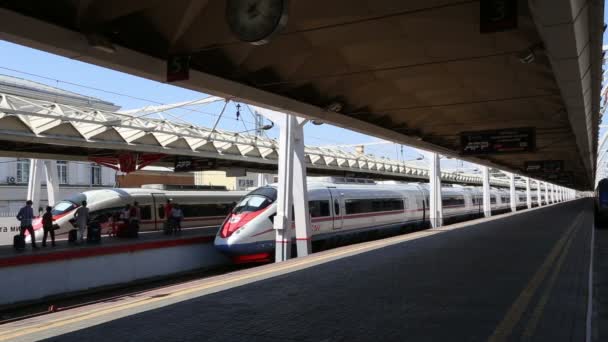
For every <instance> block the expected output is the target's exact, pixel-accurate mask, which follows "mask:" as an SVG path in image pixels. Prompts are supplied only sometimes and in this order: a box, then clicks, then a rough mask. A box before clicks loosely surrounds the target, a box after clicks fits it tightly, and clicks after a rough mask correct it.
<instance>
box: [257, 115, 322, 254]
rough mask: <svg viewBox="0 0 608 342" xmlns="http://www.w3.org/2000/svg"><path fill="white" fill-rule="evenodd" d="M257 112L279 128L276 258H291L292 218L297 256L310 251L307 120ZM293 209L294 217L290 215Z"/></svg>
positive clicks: (274, 225) (275, 220)
mask: <svg viewBox="0 0 608 342" xmlns="http://www.w3.org/2000/svg"><path fill="white" fill-rule="evenodd" d="M260 114H261V115H263V116H265V117H267V118H268V119H270V120H272V121H273V122H274V123H275V124H277V125H278V127H279V130H280V135H279V144H280V145H279V146H280V148H279V160H278V166H279V172H278V174H279V181H278V186H277V200H276V202H277V215H276V217H275V219H274V224H273V228H274V229H275V232H276V239H275V261H276V262H281V261H285V260H287V259H289V258H290V257H291V242H292V237H291V230H292V229H294V227H292V222H294V221H295V222H294V223H295V234H296V246H297V251H298V256H304V255H308V254H310V253H311V243H310V235H311V224H310V216H309V214H308V190H307V186H306V161H305V159H304V125H305V124H306V122H307V120H306V119H303V118H299V117H296V116H294V115H289V114H284V113H279V112H275V111H272V110H266V109H260ZM292 208H293V215H295V218H294V217H292V216H291V215H292V210H291V209H292ZM294 219H295V220H294Z"/></svg>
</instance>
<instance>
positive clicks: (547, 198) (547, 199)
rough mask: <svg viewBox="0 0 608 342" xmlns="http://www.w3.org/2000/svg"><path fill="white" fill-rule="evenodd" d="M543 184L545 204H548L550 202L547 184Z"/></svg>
mask: <svg viewBox="0 0 608 342" xmlns="http://www.w3.org/2000/svg"><path fill="white" fill-rule="evenodd" d="M544 184H545V203H546V204H550V202H549V184H548V183H544Z"/></svg>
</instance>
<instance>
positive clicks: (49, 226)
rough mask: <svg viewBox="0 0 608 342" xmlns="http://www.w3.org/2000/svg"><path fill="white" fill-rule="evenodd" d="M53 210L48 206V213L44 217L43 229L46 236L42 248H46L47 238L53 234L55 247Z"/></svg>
mask: <svg viewBox="0 0 608 342" xmlns="http://www.w3.org/2000/svg"><path fill="white" fill-rule="evenodd" d="M52 209H53V208H51V207H49V206H47V207H46V212H45V213H44V215H42V229H44V235H43V236H42V247H46V238H47V236H48V234H49V233H50V234H51V245H52V246H53V247H55V229H54V228H53V213H51V210H52Z"/></svg>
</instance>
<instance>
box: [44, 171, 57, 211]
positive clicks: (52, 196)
mask: <svg viewBox="0 0 608 342" xmlns="http://www.w3.org/2000/svg"><path fill="white" fill-rule="evenodd" d="M44 170H45V173H46V192H47V197H46V198H47V202H48V205H50V206H51V207H52V206H54V205H55V203H56V202H57V199H58V198H57V196H59V175H58V174H57V161H55V160H45V161H44Z"/></svg>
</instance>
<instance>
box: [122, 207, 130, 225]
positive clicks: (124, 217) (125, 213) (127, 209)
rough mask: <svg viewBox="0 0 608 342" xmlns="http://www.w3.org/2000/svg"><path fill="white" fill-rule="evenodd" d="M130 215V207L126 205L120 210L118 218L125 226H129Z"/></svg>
mask: <svg viewBox="0 0 608 342" xmlns="http://www.w3.org/2000/svg"><path fill="white" fill-rule="evenodd" d="M130 213H131V205H130V204H127V205H125V208H124V209H123V210H122V212H121V213H120V218H121V219H122V220H123V221H124V222H125V224H127V226H128V225H129V221H130V220H129V215H130Z"/></svg>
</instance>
